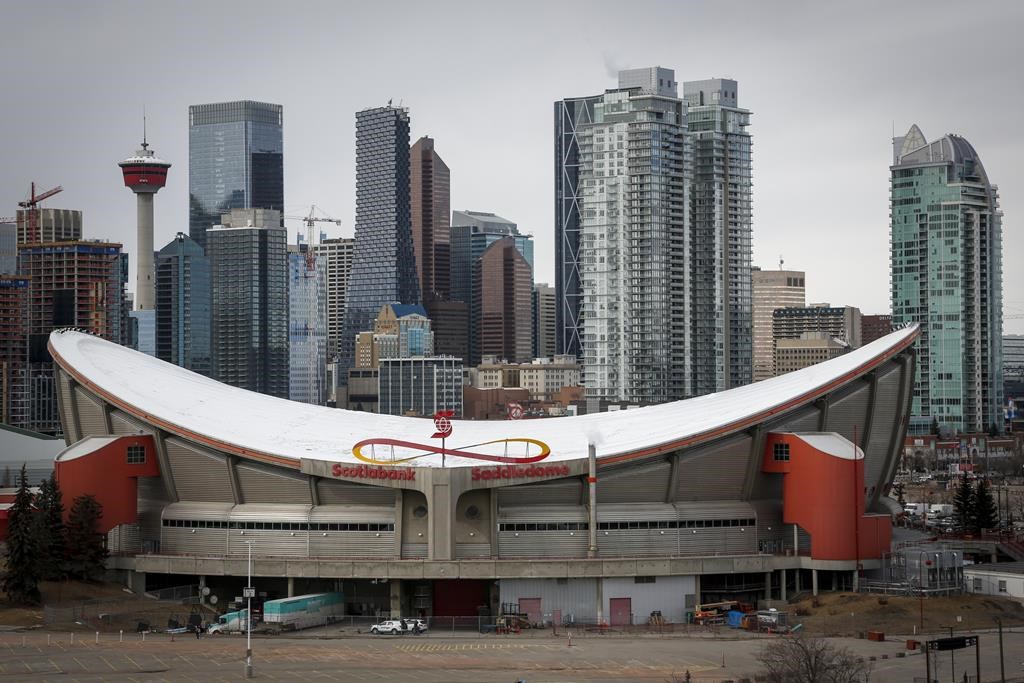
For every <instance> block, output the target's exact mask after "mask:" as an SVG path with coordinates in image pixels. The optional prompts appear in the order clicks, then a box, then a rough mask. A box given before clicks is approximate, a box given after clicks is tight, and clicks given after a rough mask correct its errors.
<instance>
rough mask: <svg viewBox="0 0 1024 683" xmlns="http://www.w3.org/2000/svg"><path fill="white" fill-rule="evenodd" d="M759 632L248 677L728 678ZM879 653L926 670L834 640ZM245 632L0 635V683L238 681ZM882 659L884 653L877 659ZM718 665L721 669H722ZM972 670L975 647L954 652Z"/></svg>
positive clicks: (477, 652)
mask: <svg viewBox="0 0 1024 683" xmlns="http://www.w3.org/2000/svg"><path fill="white" fill-rule="evenodd" d="M764 642H765V640H763V639H761V640H758V639H747V638H741V639H735V640H734V639H726V638H701V637H691V638H684V637H679V636H665V637H658V636H634V637H621V636H620V637H616V636H609V637H597V636H591V637H584V638H576V639H574V640H573V645H572V646H569V645H568V640H567V639H566V638H562V637H558V638H556V637H554V636H547V637H540V636H534V637H527V638H519V637H516V636H510V637H501V636H490V637H485V638H478V637H461V638H459V637H456V638H452V637H449V636H422V637H412V636H409V637H398V638H393V637H371V636H357V637H345V638H332V639H326V638H311V637H296V638H254V639H253V651H254V670H255V677H256V678H257V679H260V680H267V681H292V680H310V681H320V680H322V681H397V682H405V681H409V682H415V683H477V682H479V683H491V682H495V683H514V682H515V681H519V680H525V681H526V682H527V683H575V682H581V681H602V682H604V683H625V682H627V681H657V682H658V683H663V682H665V681H669V680H670V679H671V677H672V676H673V674H675V675H682V674H683V672H685V671H687V670H688V671H689V672H690V673H691V675H692V676H693V678H694V679H695V680H700V681H725V680H730V679H738V678H741V677H744V676H750V675H752V674H754V673H755V672H757V671H758V667H757V664H756V661H757V660H756V658H757V652H758V650H759V649H760V647H761V646H762V645H763V644H764ZM834 642H837V643H838V644H840V645H843V646H846V647H850V648H851V649H853V650H854V651H855V652H856V653H857V654H859V655H863V656H865V657H872V656H873V657H876V661H874V662H873V664H874V675H873V676H872V681H873V683H886V682H889V683H904V682H907V681H912V680H913V678H914V676H921V677H922V678H923V676H924V660H923V659H922V657H921V655H916V654H915V655H909V656H906V657H897V656H896V655H897V653H900V652H904V642H903V641H888V642H884V643H873V642H868V641H863V640H851V639H836V640H835V641H834ZM1004 645H1005V650H1006V653H1007V659H1006V662H1007V679H1008V680H1016V679H1017V678H1018V677H1020V676H1021V675H1022V674H1024V669H1022V661H1021V660H1022V659H1024V633H1007V634H1005V636H1004ZM244 657H245V639H244V638H243V637H239V636H224V637H204V638H203V639H202V640H196V639H195V638H194V637H180V636H179V637H177V638H175V639H174V640H173V641H172V640H171V639H170V637H168V636H166V635H153V634H150V635H148V636H147V637H146V639H145V641H143V640H142V638H141V637H140V636H139V635H137V634H125V636H124V641H123V642H122V641H120V640H119V636H118V635H117V634H101V635H100V637H99V640H98V642H97V639H96V636H95V634H87V633H76V634H75V635H74V638H73V639H72V637H71V634H70V633H67V632H64V633H50V634H47V633H41V632H38V631H36V632H32V633H26V634H20V633H4V634H0V681H54V682H56V681H61V682H71V681H81V682H85V681H140V682H141V681H168V682H171V681H195V682H197V683H200V682H201V683H214V682H215V681H237V680H243V679H244V677H245V668H244ZM883 657H884V658H883ZM938 660H939V663H940V666H941V667H942V668H941V669H940V672H939V675H940V680H941V681H943V682H945V681H949V680H951V676H950V669H949V662H950V658H949V654H948V653H942V654H941V655H940V656H939V657H938ZM723 663H724V665H725V666H724V668H723ZM965 664H966V665H969V666H970V667H971V668H970V670H969V673H971V674H973V671H974V668H973V667H974V655H973V652H972V651H968V650H964V651H961V652H958V653H957V676H958V680H959V677H962V675H963V673H962V672H963V665H965ZM982 680H983V681H998V680H999V660H998V647H997V638H996V636H995V634H982Z"/></svg>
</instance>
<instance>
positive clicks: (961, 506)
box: [953, 472, 974, 531]
mask: <svg viewBox="0 0 1024 683" xmlns="http://www.w3.org/2000/svg"><path fill="white" fill-rule="evenodd" d="M953 515H954V517H955V519H956V526H957V528H958V529H960V530H961V531H972V530H973V529H974V489H973V488H972V487H971V482H969V481H968V480H967V473H966V472H965V473H964V474H962V475H960V485H959V486H957V489H956V494H955V495H954V497H953Z"/></svg>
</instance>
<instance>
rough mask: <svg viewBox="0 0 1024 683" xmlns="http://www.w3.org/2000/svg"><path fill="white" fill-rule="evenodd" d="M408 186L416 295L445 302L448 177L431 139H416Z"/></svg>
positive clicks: (449, 205) (449, 286)
mask: <svg viewBox="0 0 1024 683" xmlns="http://www.w3.org/2000/svg"><path fill="white" fill-rule="evenodd" d="M409 185H410V187H409V194H410V200H411V203H412V206H411V209H412V211H411V213H412V243H413V250H414V251H415V252H416V273H417V275H418V276H419V279H420V294H421V296H422V298H423V301H429V300H431V299H447V298H449V295H450V293H451V285H450V282H449V280H450V276H449V273H448V270H449V263H450V260H449V244H450V233H451V229H450V225H451V223H450V221H451V218H450V216H451V174H450V173H449V171H448V166H446V165H445V163H444V162H443V161H441V157H439V156H438V155H437V152H435V151H434V140H433V139H432V138H429V137H422V138H420V139H419V140H417V141H416V143H415V144H414V145H413V146H412V148H411V149H410V150H409Z"/></svg>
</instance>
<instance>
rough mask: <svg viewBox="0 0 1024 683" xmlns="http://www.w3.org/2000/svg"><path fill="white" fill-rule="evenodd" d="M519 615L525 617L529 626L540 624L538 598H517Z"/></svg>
mask: <svg viewBox="0 0 1024 683" xmlns="http://www.w3.org/2000/svg"><path fill="white" fill-rule="evenodd" d="M519 613H520V614H525V615H527V618H528V619H529V620H530V623H531V624H539V623H540V622H541V611H540V598H519Z"/></svg>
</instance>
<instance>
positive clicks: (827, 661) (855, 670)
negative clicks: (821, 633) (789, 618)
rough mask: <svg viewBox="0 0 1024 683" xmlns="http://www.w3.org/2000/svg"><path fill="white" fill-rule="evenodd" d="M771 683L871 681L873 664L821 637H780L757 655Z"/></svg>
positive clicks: (848, 682)
mask: <svg viewBox="0 0 1024 683" xmlns="http://www.w3.org/2000/svg"><path fill="white" fill-rule="evenodd" d="M758 660H759V661H760V662H761V665H762V666H763V667H764V673H765V675H766V676H767V680H768V683H868V681H869V680H870V679H871V666H870V665H869V664H868V663H866V662H864V661H862V660H861V658H859V657H856V656H855V655H854V654H853V653H852V652H850V651H849V650H847V649H846V648H843V647H836V646H834V645H832V644H831V643H829V642H828V641H827V640H824V639H822V638H808V637H804V636H797V637H789V638H779V639H778V640H773V641H771V642H769V643H767V644H766V645H765V646H764V647H763V648H761V652H760V653H759V654H758Z"/></svg>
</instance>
